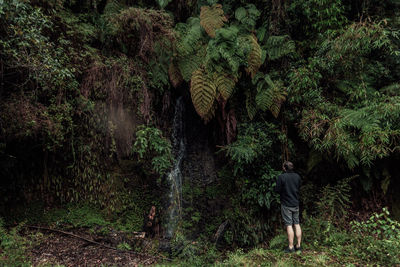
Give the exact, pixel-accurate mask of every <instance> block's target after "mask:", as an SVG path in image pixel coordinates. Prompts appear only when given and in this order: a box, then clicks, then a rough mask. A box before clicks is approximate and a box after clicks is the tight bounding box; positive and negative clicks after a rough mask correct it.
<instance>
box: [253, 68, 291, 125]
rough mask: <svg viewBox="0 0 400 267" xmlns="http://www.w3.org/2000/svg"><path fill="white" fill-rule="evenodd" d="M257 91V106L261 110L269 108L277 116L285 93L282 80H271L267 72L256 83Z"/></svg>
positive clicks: (284, 98)
mask: <svg viewBox="0 0 400 267" xmlns="http://www.w3.org/2000/svg"><path fill="white" fill-rule="evenodd" d="M257 91H258V92H257V95H256V103H257V107H258V108H260V109H261V110H262V111H266V110H270V111H271V113H272V115H273V116H274V117H275V118H277V117H278V115H279V112H280V109H281V105H282V103H283V102H285V100H286V95H287V92H286V88H285V87H283V82H282V81H276V82H273V81H272V80H271V78H270V77H269V75H268V74H267V75H265V76H264V77H263V79H261V80H260V81H259V82H258V83H257Z"/></svg>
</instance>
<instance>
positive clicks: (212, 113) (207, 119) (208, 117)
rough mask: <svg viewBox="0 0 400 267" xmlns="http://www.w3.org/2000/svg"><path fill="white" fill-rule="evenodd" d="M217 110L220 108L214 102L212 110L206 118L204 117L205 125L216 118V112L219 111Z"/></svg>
mask: <svg viewBox="0 0 400 267" xmlns="http://www.w3.org/2000/svg"><path fill="white" fill-rule="evenodd" d="M217 108H218V104H217V101H214V104H213V105H212V107H211V108H210V110H209V111H208V113H207V114H205V115H204V117H203V120H204V123H205V124H207V123H208V122H209V121H210V120H211V119H212V118H214V116H215V111H216V110H217Z"/></svg>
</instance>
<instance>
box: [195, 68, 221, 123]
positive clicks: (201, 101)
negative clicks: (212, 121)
mask: <svg viewBox="0 0 400 267" xmlns="http://www.w3.org/2000/svg"><path fill="white" fill-rule="evenodd" d="M190 93H191V96H192V102H193V105H194V107H195V109H196V111H197V113H198V114H199V115H200V117H202V118H208V117H209V113H210V111H211V109H212V107H213V104H214V101H215V98H216V93H217V89H216V86H215V84H214V81H213V80H212V79H211V78H210V76H209V75H208V73H207V72H206V71H205V69H204V67H201V68H199V69H197V70H196V71H195V72H194V73H193V76H192V79H191V82H190Z"/></svg>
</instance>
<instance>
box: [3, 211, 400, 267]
mask: <svg viewBox="0 0 400 267" xmlns="http://www.w3.org/2000/svg"><path fill="white" fill-rule="evenodd" d="M24 214H25V215H24V216H21V215H19V216H18V217H19V218H20V219H19V220H17V219H16V218H15V219H14V218H12V217H8V218H7V221H5V220H4V219H2V218H0V266H10V267H14V266H21V267H25V266H26V267H29V266H39V267H49V266H57V267H61V266H64V267H67V266H149V265H155V266H160V267H161V266H188V267H192V266H215V267H218V266H221V267H222V266H265V267H266V266H400V253H399V251H400V244H399V241H398V240H399V239H398V238H396V237H397V236H398V234H397V232H394V231H395V229H397V228H396V227H398V226H400V224H398V223H397V222H396V223H395V222H393V221H390V220H389V219H387V220H384V219H380V220H379V221H378V223H379V225H382V227H381V228H382V229H386V230H385V231H386V232H387V233H388V234H389V233H391V235H392V236H394V238H389V239H388V238H386V239H377V238H376V237H375V236H374V235H373V234H372V233H371V232H366V233H365V234H363V236H362V237H361V238H360V236H359V235H354V234H352V233H351V231H349V230H348V229H347V230H346V229H338V228H334V227H333V226H332V225H330V226H331V227H330V228H326V227H325V226H326V225H325V224H323V223H325V222H323V221H322V222H320V221H319V220H316V219H312V218H311V217H310V218H308V219H307V220H306V221H305V222H304V224H303V237H304V242H303V244H302V247H303V251H302V252H296V253H291V254H285V253H284V252H283V248H284V247H285V245H286V244H287V237H286V235H285V233H284V232H283V231H280V232H278V233H276V235H275V236H271V239H270V240H268V242H265V243H263V244H259V245H258V246H257V247H255V248H252V249H250V248H249V249H247V250H246V249H241V248H237V247H236V248H233V247H231V248H229V249H227V248H226V247H225V248H224V249H221V248H217V246H216V244H214V243H213V242H212V241H211V240H210V238H207V237H205V238H204V237H203V238H198V239H196V240H190V239H186V238H185V236H182V235H177V237H176V238H175V239H174V240H171V241H167V240H164V239H159V238H145V237H143V235H141V232H136V231H140V229H141V225H142V218H140V216H136V217H135V216H133V217H129V218H130V219H129V220H128V218H125V219H126V220H125V219H124V218H123V217H121V216H120V217H116V218H113V219H112V220H111V219H108V218H107V217H106V216H105V215H104V214H103V213H102V212H100V211H98V210H96V209H93V208H90V207H88V206H69V207H67V208H63V209H54V210H48V211H46V212H44V213H43V214H40V213H39V212H35V209H34V208H33V207H31V208H29V209H26V212H25V213H24ZM14 215H17V213H14ZM374 216H375V217H377V218H381V217H379V216H380V215H374ZM370 224H371V225H372V226H374V224H375V223H370ZM363 227H369V226H368V225H367V226H363ZM374 227H375V226H374ZM327 229H329V231H327ZM366 229H367V230H369V229H370V228H366ZM396 231H397V230H396ZM167 251H168V252H167Z"/></svg>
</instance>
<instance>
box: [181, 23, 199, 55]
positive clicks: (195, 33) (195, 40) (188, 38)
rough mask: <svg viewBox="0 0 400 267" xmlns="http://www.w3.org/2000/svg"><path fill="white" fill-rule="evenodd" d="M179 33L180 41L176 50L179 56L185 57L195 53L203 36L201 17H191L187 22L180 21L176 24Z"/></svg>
mask: <svg viewBox="0 0 400 267" xmlns="http://www.w3.org/2000/svg"><path fill="white" fill-rule="evenodd" d="M175 30H176V31H177V33H178V36H179V38H178V41H177V42H176V50H177V55H178V57H185V56H189V55H191V54H193V52H195V51H196V50H197V49H198V48H199V44H200V43H201V42H200V40H201V38H202V37H203V29H202V28H201V25H200V19H199V18H189V19H188V22H187V24H185V23H178V24H177V25H176V26H175Z"/></svg>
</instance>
